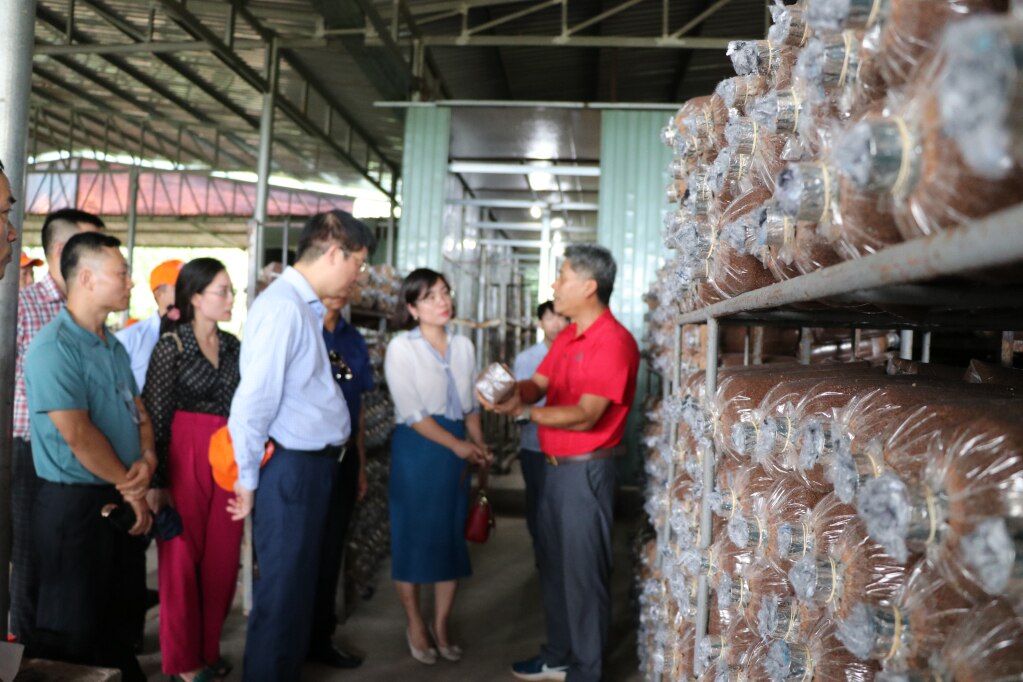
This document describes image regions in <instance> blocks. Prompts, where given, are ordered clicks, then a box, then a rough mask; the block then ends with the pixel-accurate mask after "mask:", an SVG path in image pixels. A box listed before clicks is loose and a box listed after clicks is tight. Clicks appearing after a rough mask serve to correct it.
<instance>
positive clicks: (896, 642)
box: [884, 606, 902, 661]
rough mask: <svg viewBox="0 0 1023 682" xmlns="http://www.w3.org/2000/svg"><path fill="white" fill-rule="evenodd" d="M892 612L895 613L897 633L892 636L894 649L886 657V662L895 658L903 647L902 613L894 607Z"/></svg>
mask: <svg viewBox="0 0 1023 682" xmlns="http://www.w3.org/2000/svg"><path fill="white" fill-rule="evenodd" d="M892 611H893V612H894V613H895V633H894V634H893V635H892V647H891V649H889V651H888V655H887V656H885V657H884V660H886V661H890V660H892V659H893V658H895V656H896V654H898V653H899V649H900V648H901V647H902V611H900V610H899V607H897V606H893V607H892Z"/></svg>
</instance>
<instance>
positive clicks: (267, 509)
mask: <svg viewBox="0 0 1023 682" xmlns="http://www.w3.org/2000/svg"><path fill="white" fill-rule="evenodd" d="M338 454H339V451H338ZM336 467H337V457H336V455H335V456H334V457H333V458H331V457H325V456H321V455H317V454H311V453H307V452H301V451H297V450H289V449H287V448H284V447H282V446H281V445H280V444H277V446H276V450H275V451H274V455H273V457H271V458H270V460H269V461H268V462H267V463H266V465H265V466H264V467H263V469H262V472H261V473H260V477H259V489H258V490H257V491H256V505H255V508H254V509H253V512H252V537H253V543H254V549H255V553H256V560H257V562H258V566H259V577H258V578H257V579H256V581H255V584H254V585H253V593H252V613H250V614H249V624H248V633H247V635H246V638H245V672H244V675H243V680H245V681H246V682H297V681H298V680H299V679H301V671H302V662H303V661H304V660H305V657H306V652H307V651H308V650H309V633H310V628H311V624H312V619H313V601H314V599H315V598H316V585H317V581H318V580H319V573H320V559H321V555H322V552H321V548H322V546H323V529H324V527H325V525H326V523H327V507H328V505H329V504H330V495H331V491H332V489H333V487H334V470H335V468H336Z"/></svg>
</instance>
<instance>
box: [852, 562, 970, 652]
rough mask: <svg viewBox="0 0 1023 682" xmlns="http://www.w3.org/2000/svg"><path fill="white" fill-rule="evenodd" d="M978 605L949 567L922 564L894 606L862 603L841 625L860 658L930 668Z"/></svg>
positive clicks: (911, 575) (932, 563) (900, 593)
mask: <svg viewBox="0 0 1023 682" xmlns="http://www.w3.org/2000/svg"><path fill="white" fill-rule="evenodd" d="M977 606H978V604H977V602H976V601H975V600H974V599H971V598H970V597H969V596H968V595H967V594H965V593H964V592H963V591H961V590H959V589H958V588H957V587H956V585H955V583H954V580H953V577H951V576H949V568H948V567H947V566H942V565H941V564H940V563H939V562H937V561H930V560H924V561H921V562H920V563H919V564H917V566H916V567H915V568H914V569H913V571H912V572H911V573H910V575H909V577H908V578H907V580H906V585H905V587H903V589H902V590H901V591H900V592H899V594H898V595H897V596H896V598H895V600H894V601H893V602H892V603H890V604H856V605H855V606H853V608H852V609H851V610H850V613H849V615H848V616H847V617H846V618H844V619H842V620H840V621H838V623H837V625H838V638H839V639H840V640H842V643H843V644H845V646H846V648H847V649H849V651H851V652H852V653H853V655H855V656H856V657H857V658H859V659H862V660H866V659H873V660H875V661H881V662H884V664H885V667H886V668H889V669H894V670H904V669H907V668H908V669H911V670H927V668H928V664H929V661H930V659H931V657H932V656H934V654H936V653H937V652H938V651H940V650H941V648H942V647H943V646H944V645H945V643H946V641H947V640H948V637H949V636H950V635H951V634H952V632H953V631H954V630H955V629H956V627H957V626H958V625H959V624H960V623H961V622H962V621H963V619H964V618H965V617H966V616H967V615H968V614H969V613H970V612H971V610H973V609H974V608H976V607H977Z"/></svg>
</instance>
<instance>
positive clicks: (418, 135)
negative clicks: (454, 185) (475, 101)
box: [395, 107, 451, 272]
mask: <svg viewBox="0 0 1023 682" xmlns="http://www.w3.org/2000/svg"><path fill="white" fill-rule="evenodd" d="M450 139H451V110H450V109H448V108H446V107H412V108H411V109H409V110H408V111H407V112H406V117H405V151H404V155H403V157H402V197H401V199H402V202H401V203H402V205H401V221H400V223H399V226H398V243H397V249H396V251H395V264H396V266H397V268H398V270H399V272H408V271H409V270H413V269H415V268H419V267H427V268H433V269H435V270H439V269H440V267H441V260H442V259H441V244H442V242H443V236H444V199H445V189H446V184H445V183H446V180H447V175H448V146H449V142H450Z"/></svg>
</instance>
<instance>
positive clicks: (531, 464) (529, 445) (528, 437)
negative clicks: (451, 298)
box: [514, 301, 569, 548]
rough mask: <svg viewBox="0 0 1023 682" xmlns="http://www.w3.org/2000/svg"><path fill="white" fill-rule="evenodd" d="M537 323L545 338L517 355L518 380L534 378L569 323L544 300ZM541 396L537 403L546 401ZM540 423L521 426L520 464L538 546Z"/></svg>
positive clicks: (541, 468) (531, 532)
mask: <svg viewBox="0 0 1023 682" xmlns="http://www.w3.org/2000/svg"><path fill="white" fill-rule="evenodd" d="M536 319H537V326H539V327H540V330H541V331H542V332H543V341H541V342H540V343H538V344H536V345H535V346H530V347H529V348H527V349H526V350H524V351H522V352H521V353H519V355H518V357H516V358H515V367H514V374H515V379H517V380H518V381H525V380H526V379H532V378H533V375H534V374H536V369H537V368H538V367H539V366H540V363H541V362H543V359H544V358H545V357H547V351H548V350H550V348H551V344H552V343H554V339H556V338H557V337H558V334H560V333H561V332H562V331H564V329H565V327H567V326H568V324H569V321H568V318H565V317H562V316H561V315H558V314H557V313H556V312H554V302H553V301H545V302H544V303H541V304H540V305H539V306H537V309H536ZM544 403H545V401H543V400H541V401H540V402H538V403H537V405H543V404H544ZM538 429H539V427H538V426H537V425H536V424H533V423H530V424H526V425H525V426H523V427H522V435H521V438H520V443H519V448H520V449H519V464H520V465H521V466H522V478H523V479H524V480H525V482H526V526H527V527H528V528H529V536H530V537H531V538H533V546H534V548H535V546H536V529H537V525H536V510H537V507H538V506H539V504H540V491H541V490H542V489H543V475H544V467H546V466H547V463H546V462H545V461H544V458H543V452H541V450H540V435H539V433H538Z"/></svg>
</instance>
